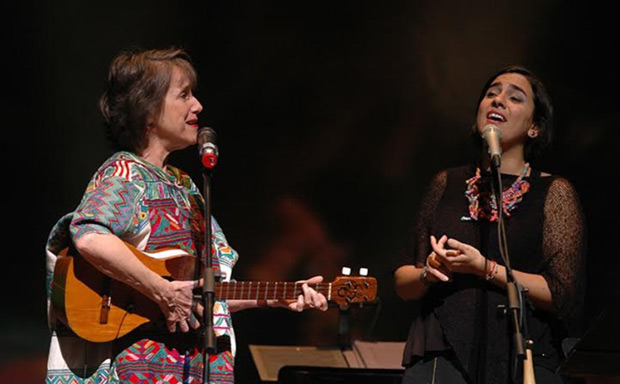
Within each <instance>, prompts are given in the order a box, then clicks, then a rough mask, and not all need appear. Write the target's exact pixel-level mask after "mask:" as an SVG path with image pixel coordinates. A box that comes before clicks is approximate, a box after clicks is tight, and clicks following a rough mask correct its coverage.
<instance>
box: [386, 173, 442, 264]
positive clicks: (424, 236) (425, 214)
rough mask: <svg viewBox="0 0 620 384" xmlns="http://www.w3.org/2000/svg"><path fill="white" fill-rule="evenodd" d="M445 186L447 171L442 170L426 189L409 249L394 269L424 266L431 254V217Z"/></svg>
mask: <svg viewBox="0 0 620 384" xmlns="http://www.w3.org/2000/svg"><path fill="white" fill-rule="evenodd" d="M446 184H447V171H445V170H444V171H441V172H439V173H438V174H436V175H435V177H434V178H433V180H432V181H431V183H430V184H429V185H428V187H427V188H426V192H425V194H424V197H423V198H422V201H421V203H420V207H419V209H418V216H417V218H416V221H415V225H414V226H413V229H412V233H411V244H410V247H409V248H408V249H407V250H406V251H405V252H404V253H403V254H402V255H401V257H400V260H399V263H398V265H397V266H396V268H398V267H402V266H403V265H416V266H418V267H423V266H424V263H425V262H426V257H427V256H428V254H429V253H430V252H431V246H430V240H429V237H430V229H431V228H432V222H433V217H434V216H435V210H436V208H437V205H438V204H439V200H440V199H441V197H442V196H443V193H444V191H445V189H446ZM396 268H395V269H396Z"/></svg>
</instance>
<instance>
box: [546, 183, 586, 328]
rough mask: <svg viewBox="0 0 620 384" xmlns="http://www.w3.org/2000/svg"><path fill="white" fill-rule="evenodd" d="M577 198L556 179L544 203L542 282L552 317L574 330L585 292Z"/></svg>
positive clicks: (567, 185)
mask: <svg viewBox="0 0 620 384" xmlns="http://www.w3.org/2000/svg"><path fill="white" fill-rule="evenodd" d="M585 231H586V229H585V224H584V218H583V214H582V211H581V206H580V203H579V198H578V196H577V193H576V191H575V190H574V189H573V186H572V185H571V184H570V182H568V181H567V180H566V179H563V178H557V179H555V180H554V181H553V182H552V183H551V186H550V187H549V192H548V194H547V198H546V200H545V221H544V225H543V255H544V259H545V260H544V261H545V268H544V270H543V272H542V276H543V277H544V278H545V280H546V282H547V284H548V286H549V290H550V291H551V296H552V298H553V306H554V308H555V310H556V313H557V314H558V315H559V316H560V317H561V318H563V319H564V320H565V322H566V324H567V325H568V327H569V329H572V330H577V328H576V327H578V326H579V321H580V319H579V313H580V312H581V310H582V309H583V301H584V291H585V268H584V265H585V253H586V242H585V238H586V234H585Z"/></svg>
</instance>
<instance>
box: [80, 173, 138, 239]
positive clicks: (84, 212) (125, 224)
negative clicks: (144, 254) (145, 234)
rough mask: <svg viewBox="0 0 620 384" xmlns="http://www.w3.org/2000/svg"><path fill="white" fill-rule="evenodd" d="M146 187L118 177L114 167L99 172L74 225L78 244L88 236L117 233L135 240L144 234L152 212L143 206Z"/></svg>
mask: <svg viewBox="0 0 620 384" xmlns="http://www.w3.org/2000/svg"><path fill="white" fill-rule="evenodd" d="M143 193H144V183H143V182H142V181H140V180H137V181H136V180H134V181H132V180H130V179H129V177H128V176H122V175H121V176H119V175H116V174H115V173H114V164H113V165H112V166H110V167H106V168H104V169H103V170H101V171H99V172H98V173H97V175H95V177H94V178H93V180H92V181H91V182H90V184H89V186H88V188H87V190H86V193H85V194H84V197H83V198H82V201H81V203H80V205H79V206H78V208H77V209H76V211H75V213H74V216H73V220H72V222H71V227H70V229H71V235H72V238H73V240H74V241H75V240H77V239H78V238H80V237H81V236H83V235H84V234H86V233H93V232H94V233H105V234H107V233H113V234H115V235H117V236H119V237H132V236H134V235H135V234H137V233H138V232H139V231H140V226H141V224H142V223H143V222H144V221H145V219H146V218H147V216H148V209H147V208H146V207H143V206H142V205H141V204H140V198H141V196H142V195H143Z"/></svg>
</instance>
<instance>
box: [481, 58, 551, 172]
mask: <svg viewBox="0 0 620 384" xmlns="http://www.w3.org/2000/svg"><path fill="white" fill-rule="evenodd" d="M507 73H516V74H519V75H522V76H523V77H525V78H526V79H527V80H528V81H529V83H530V85H531V87H532V91H533V92H534V116H533V121H534V124H536V126H538V129H539V131H538V136H537V137H535V138H531V137H528V138H527V139H526V141H525V148H524V156H525V160H526V161H531V160H532V159H534V158H535V157H537V156H539V155H540V154H541V153H542V151H543V150H544V148H545V147H547V146H548V145H549V144H550V143H551V139H552V136H553V105H552V104H551V98H550V96H549V93H547V88H546V87H545V85H544V84H543V82H542V80H541V79H540V78H539V77H538V76H536V75H535V74H534V73H533V72H532V71H530V70H529V69H527V68H525V67H522V66H518V65H513V66H509V67H506V68H503V69H501V70H499V71H498V72H497V73H495V74H494V75H493V76H491V77H490V78H489V80H488V81H487V82H486V83H485V84H484V87H482V92H480V96H479V97H478V102H477V103H476V116H477V112H478V108H479V106H480V102H481V101H482V99H484V97H485V95H486V93H487V91H488V90H489V87H491V85H492V84H493V82H494V81H495V79H497V78H498V77H499V76H501V75H504V74H507ZM477 128H478V127H477V123H474V125H473V126H472V135H473V137H474V141H475V142H476V144H477V145H478V146H480V148H482V145H483V143H482V138H481V137H480V134H479V133H478V129H477Z"/></svg>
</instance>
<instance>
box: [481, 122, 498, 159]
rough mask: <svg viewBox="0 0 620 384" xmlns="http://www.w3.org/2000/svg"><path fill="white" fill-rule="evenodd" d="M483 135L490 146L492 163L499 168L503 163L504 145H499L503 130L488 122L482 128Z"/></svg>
mask: <svg viewBox="0 0 620 384" xmlns="http://www.w3.org/2000/svg"><path fill="white" fill-rule="evenodd" d="M481 135H482V138H483V139H484V141H486V143H487V147H488V148H489V156H490V157H491V164H492V165H493V166H494V167H496V168H499V166H500V164H501V163H502V147H501V146H500V145H499V142H500V141H502V131H500V130H499V128H497V126H496V125H494V124H488V125H486V126H485V127H484V129H483V130H482V134H481Z"/></svg>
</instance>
